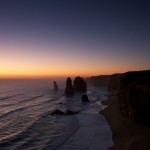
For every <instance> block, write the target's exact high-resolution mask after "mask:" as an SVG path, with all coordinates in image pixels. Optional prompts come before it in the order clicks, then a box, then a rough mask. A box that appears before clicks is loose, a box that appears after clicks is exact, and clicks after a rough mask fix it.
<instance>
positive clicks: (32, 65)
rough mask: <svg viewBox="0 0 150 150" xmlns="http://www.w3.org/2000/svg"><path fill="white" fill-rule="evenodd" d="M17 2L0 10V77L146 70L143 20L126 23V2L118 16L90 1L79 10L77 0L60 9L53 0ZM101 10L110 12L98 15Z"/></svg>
mask: <svg viewBox="0 0 150 150" xmlns="http://www.w3.org/2000/svg"><path fill="white" fill-rule="evenodd" d="M10 3H11V2H10ZM18 3H19V4H20V7H21V8H22V10H21V11H20V9H19V8H18V6H17V5H15V3H14V4H12V5H8V4H7V3H3V5H4V6H7V5H8V7H5V9H3V6H2V5H1V8H0V14H2V15H1V16H0V23H1V27H0V32H1V33H0V78H7V77H15V78H16V77H51V76H58V77H61V76H76V75H81V76H91V75H101V74H112V73H116V72H118V73H121V72H126V71H128V70H146V69H149V68H150V62H149V56H150V51H149V48H150V45H149V43H150V42H149V40H148V39H149V38H148V36H149V35H150V34H149V30H147V32H145V30H146V29H147V28H146V25H147V23H146V22H144V21H143V25H141V24H140V23H138V21H139V20H136V18H135V19H134V20H132V21H131V20H130V22H129V21H128V19H132V16H130V17H131V18H129V16H128V11H129V12H130V11H131V10H132V6H131V8H130V7H129V8H128V9H127V10H125V12H126V11H127V12H126V16H125V18H124V20H121V19H120V18H121V17H122V16H121V14H117V15H116V14H115V11H114V10H113V9H112V10H107V9H106V8H107V7H106V6H105V4H100V3H96V2H95V3H91V2H89V3H87V4H86V5H83V3H81V4H80V5H81V6H82V5H83V8H82V9H80V8H79V12H76V8H78V3H74V4H72V3H71V4H70V6H69V7H68V5H69V4H68V5H67V6H65V5H63V6H62V7H61V8H60V9H58V6H59V5H58V4H57V3H55V2H48V1H45V2H41V1H38V2H37V3H35V4H34V5H33V3H31V4H30V2H26V3H23V4H22V3H20V2H18ZM47 5H49V7H50V8H51V7H52V8H53V9H52V10H51V9H50V8H49V7H46V6H47ZM101 5H104V8H103V9H102V8H101V9H99V7H100V6H101ZM60 6H61V4H60ZM89 7H91V10H90V9H88V8H89ZM120 7H121V8H122V9H125V8H124V7H126V6H123V5H122V4H120ZM32 8H34V9H33V10H32ZM92 9H94V10H95V9H96V10H97V12H96V13H95V12H94V11H92ZM105 9H106V11H108V12H109V13H110V12H111V13H110V14H109V13H108V14H103V12H105ZM117 9H118V8H117ZM8 10H10V11H8ZM39 10H40V11H39ZM55 10H57V11H56V12H57V13H56V12H55ZM66 10H67V12H66ZM83 10H84V11H85V12H86V13H83ZM68 12H71V14H68ZM132 15H134V14H132ZM143 15H144V12H143ZM93 16H94V17H93ZM61 17H63V19H62V20H61ZM82 18H85V19H82ZM106 18H108V19H110V18H114V20H115V19H116V21H117V23H118V24H117V23H115V24H116V25H115V26H113V24H114V22H113V21H112V20H113V19H110V20H107V19H106ZM117 18H119V19H118V20H117ZM138 19H139V18H138ZM141 19H142V18H141ZM11 20H14V21H11ZM119 23H120V26H119ZM127 23H128V24H127ZM131 23H132V24H133V25H130V24H131ZM110 24H112V25H110ZM134 24H136V28H138V29H136V34H135V31H134V30H135V28H134V27H135V26H134ZM141 28H142V29H144V30H141ZM124 29H125V30H124ZM144 33H145V34H144ZM137 34H138V36H137ZM141 34H143V36H141Z"/></svg>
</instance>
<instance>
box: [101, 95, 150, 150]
mask: <svg viewBox="0 0 150 150" xmlns="http://www.w3.org/2000/svg"><path fill="white" fill-rule="evenodd" d="M102 104H103V105H107V107H106V108H105V109H104V110H102V111H101V112H100V114H102V115H104V117H105V118H106V120H107V121H108V124H109V125H110V128H111V130H112V139H113V141H114V145H113V146H112V147H110V148H109V149H108V150H148V149H150V128H147V127H144V126H142V125H140V124H138V123H136V122H135V121H133V120H131V119H130V118H127V117H125V116H123V115H122V114H121V113H120V111H119V100H118V97H117V96H116V95H111V96H109V97H108V100H106V101H102ZM148 119H149V118H148Z"/></svg>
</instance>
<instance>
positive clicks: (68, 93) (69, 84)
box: [65, 77, 74, 96]
mask: <svg viewBox="0 0 150 150" xmlns="http://www.w3.org/2000/svg"><path fill="white" fill-rule="evenodd" d="M65 95H66V96H73V95H74V88H73V86H72V80H71V78H70V77H68V78H67V81H66V88H65Z"/></svg>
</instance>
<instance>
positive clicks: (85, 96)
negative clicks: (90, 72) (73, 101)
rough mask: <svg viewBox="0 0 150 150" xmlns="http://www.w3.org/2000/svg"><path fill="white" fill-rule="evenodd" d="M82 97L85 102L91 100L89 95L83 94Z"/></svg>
mask: <svg viewBox="0 0 150 150" xmlns="http://www.w3.org/2000/svg"><path fill="white" fill-rule="evenodd" d="M81 99H82V101H83V102H89V98H88V96H87V95H83V96H82V97H81Z"/></svg>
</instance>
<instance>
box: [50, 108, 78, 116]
mask: <svg viewBox="0 0 150 150" xmlns="http://www.w3.org/2000/svg"><path fill="white" fill-rule="evenodd" d="M77 113H79V112H78V111H71V110H69V109H67V110H66V112H63V111H61V110H59V109H55V110H54V111H53V112H52V113H51V115H75V114H77Z"/></svg>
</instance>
